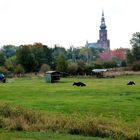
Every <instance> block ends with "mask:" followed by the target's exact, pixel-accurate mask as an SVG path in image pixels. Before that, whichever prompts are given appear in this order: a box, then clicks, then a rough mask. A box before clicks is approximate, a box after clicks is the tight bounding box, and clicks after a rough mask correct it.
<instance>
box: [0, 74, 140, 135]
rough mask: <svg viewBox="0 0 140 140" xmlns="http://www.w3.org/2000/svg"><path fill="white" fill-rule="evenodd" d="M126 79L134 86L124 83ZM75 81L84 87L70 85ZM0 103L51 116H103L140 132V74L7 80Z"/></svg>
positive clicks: (1, 89) (0, 94) (1, 92)
mask: <svg viewBox="0 0 140 140" xmlns="http://www.w3.org/2000/svg"><path fill="white" fill-rule="evenodd" d="M129 80H133V81H135V83H136V85H134V86H128V85H126V83H127V82H128V81H129ZM76 81H82V82H84V83H86V85H87V86H86V87H75V86H72V84H73V82H76ZM0 102H1V103H8V104H10V105H12V106H18V105H20V106H23V107H25V108H29V109H33V110H35V111H40V112H43V113H44V114H50V115H56V114H57V115H59V114H60V115H64V116H72V115H77V116H78V117H79V118H82V117H83V116H94V117H97V118H104V120H106V121H107V122H111V123H112V122H113V123H114V122H115V124H116V123H117V124H120V126H119V127H121V125H122V126H124V129H125V130H126V129H127V128H129V129H131V131H130V132H132V133H135V132H136V133H138V134H140V126H139V125H140V75H131V76H119V77H116V78H110V79H96V78H86V77H83V78H62V79H61V81H60V82H59V83H53V84H50V83H46V82H45V80H44V79H42V78H20V79H8V82H7V83H6V84H3V83H0ZM114 127H115V126H114ZM125 130H124V131H125ZM130 132H129V133H130ZM129 135H131V134H129Z"/></svg>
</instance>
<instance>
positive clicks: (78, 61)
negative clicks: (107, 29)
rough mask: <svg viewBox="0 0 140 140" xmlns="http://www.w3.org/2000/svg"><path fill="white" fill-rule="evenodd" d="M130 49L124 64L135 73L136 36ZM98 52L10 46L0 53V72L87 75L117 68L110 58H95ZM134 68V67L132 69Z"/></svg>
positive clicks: (139, 55) (139, 58) (139, 46)
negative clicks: (98, 69) (50, 71)
mask: <svg viewBox="0 0 140 140" xmlns="http://www.w3.org/2000/svg"><path fill="white" fill-rule="evenodd" d="M131 45H132V49H128V51H127V63H128V65H131V66H132V65H133V69H134V70H139V69H140V68H139V67H138V66H137V65H138V64H139V63H140V33H139V32H137V33H134V34H133V36H132V39H131ZM100 52H101V50H97V49H93V48H86V47H80V48H75V47H73V46H71V47H70V48H69V49H67V50H66V49H65V48H63V47H61V46H57V45H55V46H54V48H49V47H48V46H46V45H43V44H41V43H35V44H29V45H21V46H13V45H6V46H3V47H2V48H1V50H0V72H3V73H29V72H39V71H40V72H45V71H47V70H59V71H61V72H64V73H69V74H72V75H75V74H85V73H86V74H90V73H91V70H92V69H94V68H113V67H117V61H115V60H114V59H113V60H111V61H108V62H102V61H101V60H100V58H99V53H100ZM135 66H137V67H135Z"/></svg>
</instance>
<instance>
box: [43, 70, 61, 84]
mask: <svg viewBox="0 0 140 140" xmlns="http://www.w3.org/2000/svg"><path fill="white" fill-rule="evenodd" d="M45 76H46V82H48V83H53V82H57V81H59V80H60V72H58V71H47V72H46V75H45Z"/></svg>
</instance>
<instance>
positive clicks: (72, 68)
mask: <svg viewBox="0 0 140 140" xmlns="http://www.w3.org/2000/svg"><path fill="white" fill-rule="evenodd" d="M77 70H78V65H77V63H74V62H71V63H69V64H68V72H69V74H71V75H76V72H77Z"/></svg>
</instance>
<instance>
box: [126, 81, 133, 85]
mask: <svg viewBox="0 0 140 140" xmlns="http://www.w3.org/2000/svg"><path fill="white" fill-rule="evenodd" d="M127 85H135V82H134V81H129V82H128V83H127Z"/></svg>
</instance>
